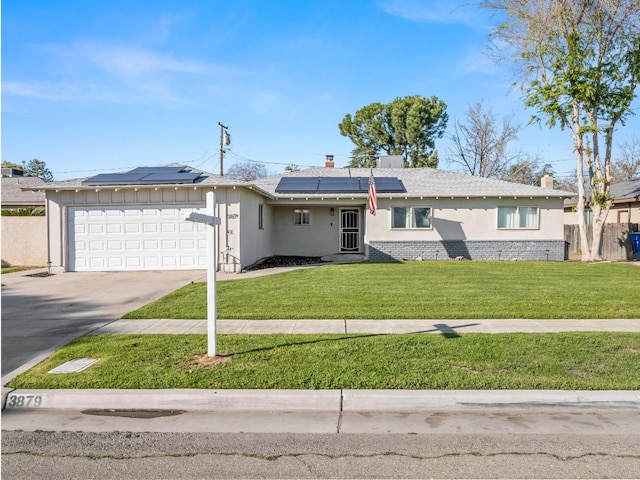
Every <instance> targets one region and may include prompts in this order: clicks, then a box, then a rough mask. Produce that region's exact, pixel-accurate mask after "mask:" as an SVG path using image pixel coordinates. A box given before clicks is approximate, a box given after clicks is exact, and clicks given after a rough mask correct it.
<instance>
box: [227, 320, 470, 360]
mask: <svg viewBox="0 0 640 480" xmlns="http://www.w3.org/2000/svg"><path fill="white" fill-rule="evenodd" d="M476 325H479V323H469V324H466V325H458V326H455V327H450V326H449V325H447V324H446V323H437V324H434V325H433V326H434V327H435V328H433V329H430V330H421V331H418V332H410V333H406V334H405V335H419V334H426V333H433V332H440V335H441V336H443V337H444V338H448V339H453V338H460V336H461V335H460V334H459V333H458V332H456V329H457V328H465V327H473V326H476ZM389 335H398V334H397V333H369V334H363V335H358V334H350V335H348V336H346V337H338V338H318V339H315V340H301V341H298V342H286V343H283V344H279V345H272V346H270V347H261V348H254V349H251V350H244V351H242V352H229V353H227V355H231V356H235V355H244V354H247V353H257V352H266V351H269V350H273V349H274V348H282V347H295V346H300V345H312V344H316V343H323V342H336V341H343V340H359V339H362V338H373V337H383V336H389Z"/></svg>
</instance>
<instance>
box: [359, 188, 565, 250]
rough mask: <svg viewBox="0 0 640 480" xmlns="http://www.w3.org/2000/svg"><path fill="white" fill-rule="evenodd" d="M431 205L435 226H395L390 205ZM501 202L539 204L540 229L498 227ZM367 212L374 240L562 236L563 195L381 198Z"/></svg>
mask: <svg viewBox="0 0 640 480" xmlns="http://www.w3.org/2000/svg"><path fill="white" fill-rule="evenodd" d="M392 206H395V207H404V206H413V207H431V212H432V213H431V214H432V219H431V220H432V228H430V229H425V228H419V229H413V230H412V229H392V228H391V207H392ZM499 206H505V207H510V206H526V207H538V208H539V216H538V219H539V227H538V228H537V229H498V228H497V225H498V218H497V216H498V207H499ZM366 215H367V241H375V240H405V241H410V240H560V239H562V238H563V236H564V233H563V210H562V200H560V199H544V198H533V199H517V200H516V199H476V198H471V199H469V200H466V199H457V198H456V199H437V200H436V199H433V198H425V199H423V200H420V199H407V200H399V199H394V200H389V199H383V198H378V210H377V212H376V215H375V216H373V215H370V214H369V213H367V214H366Z"/></svg>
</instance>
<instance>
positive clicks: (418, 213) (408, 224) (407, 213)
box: [391, 206, 431, 229]
mask: <svg viewBox="0 0 640 480" xmlns="http://www.w3.org/2000/svg"><path fill="white" fill-rule="evenodd" d="M391 228H398V229H399V228H405V229H407V228H431V207H417V206H416V207H392V208H391Z"/></svg>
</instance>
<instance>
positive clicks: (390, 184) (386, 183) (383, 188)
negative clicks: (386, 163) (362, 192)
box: [367, 177, 407, 193]
mask: <svg viewBox="0 0 640 480" xmlns="http://www.w3.org/2000/svg"><path fill="white" fill-rule="evenodd" d="M367 181H368V180H367ZM375 182H376V191H378V192H382V193H404V192H406V191H407V189H406V188H404V185H403V183H402V181H401V180H400V179H399V178H397V177H375Z"/></svg>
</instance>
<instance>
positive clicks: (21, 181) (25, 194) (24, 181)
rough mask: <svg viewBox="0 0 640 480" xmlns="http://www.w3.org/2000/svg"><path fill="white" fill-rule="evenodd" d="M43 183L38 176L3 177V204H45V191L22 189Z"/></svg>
mask: <svg viewBox="0 0 640 480" xmlns="http://www.w3.org/2000/svg"><path fill="white" fill-rule="evenodd" d="M43 185H46V183H45V181H44V180H42V179H40V178H38V177H2V206H3V207H4V206H11V205H13V206H25V207H28V206H44V193H42V192H34V191H24V190H22V189H23V188H33V187H38V188H39V187H41V186H43Z"/></svg>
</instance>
